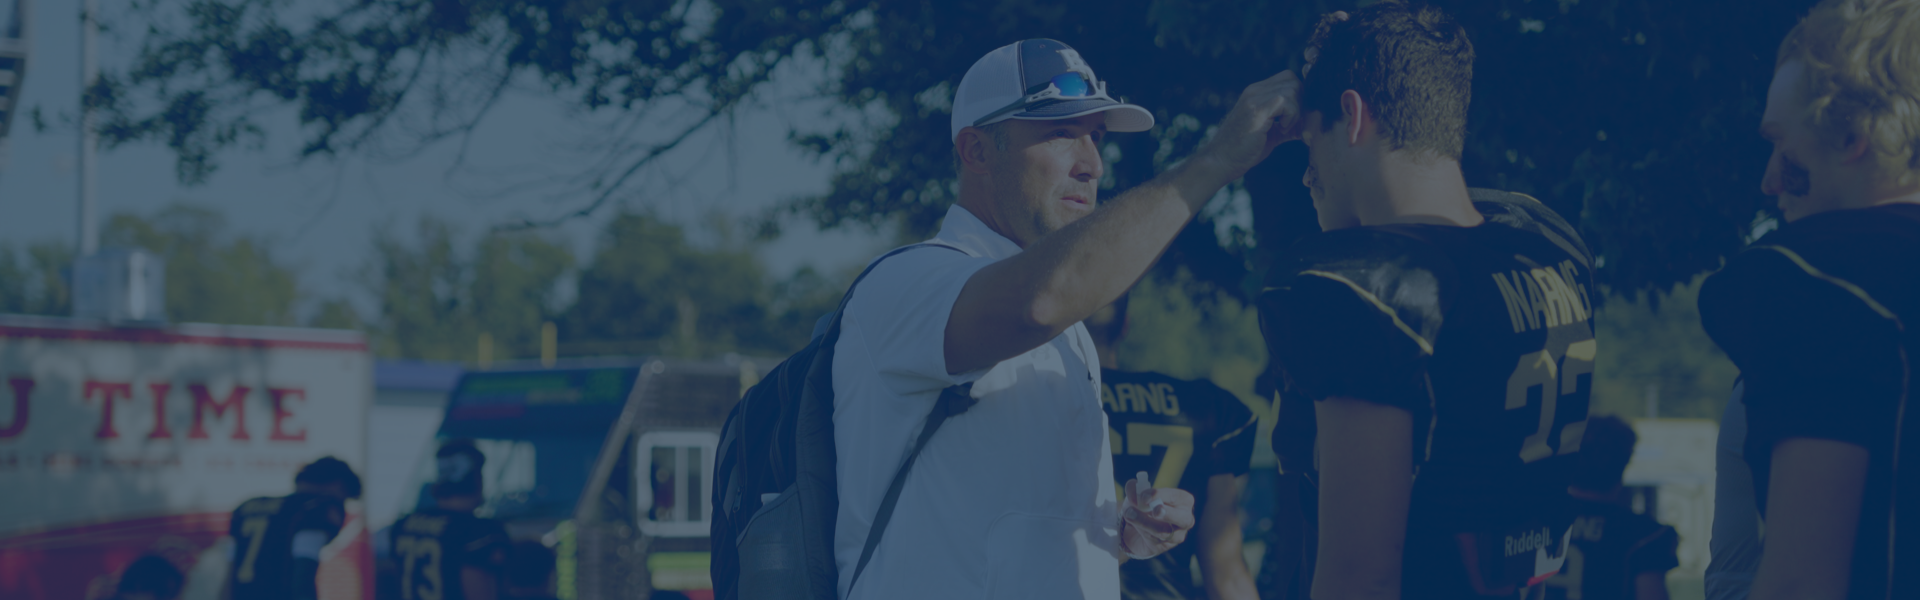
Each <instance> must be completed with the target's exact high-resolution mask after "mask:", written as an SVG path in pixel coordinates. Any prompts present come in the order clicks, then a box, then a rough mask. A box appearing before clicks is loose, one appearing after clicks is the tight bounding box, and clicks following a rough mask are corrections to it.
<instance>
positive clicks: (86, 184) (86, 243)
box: [77, 0, 100, 258]
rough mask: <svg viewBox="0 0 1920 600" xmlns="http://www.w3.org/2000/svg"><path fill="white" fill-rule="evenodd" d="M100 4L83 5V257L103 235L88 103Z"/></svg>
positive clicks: (87, 0) (94, 74) (96, 247)
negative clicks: (96, 213)
mask: <svg viewBox="0 0 1920 600" xmlns="http://www.w3.org/2000/svg"><path fill="white" fill-rule="evenodd" d="M99 12H100V2H99V0H84V1H83V2H82V3H81V5H80V168H79V169H78V171H79V172H80V215H79V218H80V223H79V227H80V230H79V232H78V237H79V240H77V241H78V242H79V256H80V257H81V258H85V257H88V256H92V255H93V253H94V252H95V251H96V250H99V249H100V232H99V230H98V229H96V228H95V227H94V218H93V151H94V145H95V143H94V137H93V106H92V105H91V104H89V103H88V102H87V90H88V89H89V88H92V87H93V83H94V80H95V79H97V78H98V73H97V72H98V70H99V69H98V67H97V66H96V65H95V59H96V57H95V56H94V39H93V38H94V35H95V34H96V33H98V32H99V30H100V25H99V20H98V19H97V18H96V17H95V15H96V14H98V13H99Z"/></svg>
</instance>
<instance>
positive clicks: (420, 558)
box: [389, 508, 512, 600]
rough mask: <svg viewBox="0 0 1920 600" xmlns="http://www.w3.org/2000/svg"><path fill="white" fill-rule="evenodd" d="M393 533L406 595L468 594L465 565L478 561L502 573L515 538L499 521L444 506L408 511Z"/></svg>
mask: <svg viewBox="0 0 1920 600" xmlns="http://www.w3.org/2000/svg"><path fill="white" fill-rule="evenodd" d="M389 535H391V536H393V540H392V544H393V545H392V548H393V561H394V563H395V565H396V566H397V567H398V568H399V583H400V598H401V600H464V599H465V598H466V597H467V596H466V593H465V590H464V588H463V587H462V584H461V582H460V571H461V570H462V569H465V568H467V567H472V568H476V569H480V570H481V571H484V572H487V573H491V574H493V575H494V576H496V577H497V576H499V574H500V573H501V571H502V570H503V569H504V568H505V567H506V564H507V548H508V546H509V545H510V544H511V543H512V540H511V539H510V538H508V537H507V528H506V526H505V525H502V524H501V523H500V522H499V521H496V520H493V519H483V518H480V517H476V516H473V513H470V512H457V511H451V510H443V509H439V508H428V509H424V510H421V511H419V512H416V513H413V514H410V515H407V516H406V517H404V518H402V519H400V521H398V522H396V523H394V525H393V529H392V530H391V533H389Z"/></svg>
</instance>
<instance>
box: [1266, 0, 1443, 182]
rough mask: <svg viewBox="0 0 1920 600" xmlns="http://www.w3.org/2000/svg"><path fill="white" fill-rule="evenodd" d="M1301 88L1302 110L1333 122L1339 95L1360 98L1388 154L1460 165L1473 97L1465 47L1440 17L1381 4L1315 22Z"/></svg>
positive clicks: (1429, 10) (1325, 123) (1326, 124)
mask: <svg viewBox="0 0 1920 600" xmlns="http://www.w3.org/2000/svg"><path fill="white" fill-rule="evenodd" d="M1309 47H1310V48H1312V50H1310V51H1309V54H1308V55H1309V56H1315V53H1317V56H1315V57H1314V59H1313V61H1312V62H1311V63H1310V64H1309V65H1308V66H1307V69H1306V70H1305V71H1306V78H1305V79H1304V80H1303V81H1302V83H1301V92H1300V96H1301V97H1300V103H1301V109H1302V110H1303V111H1305V112H1314V111H1318V112H1319V113H1320V114H1321V117H1320V123H1321V127H1322V128H1323V129H1324V128H1330V127H1332V124H1333V123H1334V122H1336V121H1339V120H1340V117H1341V113H1340V95H1341V94H1342V93H1345V92H1346V91H1347V90H1353V91H1354V92H1356V93H1359V94H1360V98H1361V99H1363V100H1365V101H1366V103H1367V106H1368V107H1369V108H1370V109H1372V111H1373V115H1374V118H1375V119H1377V120H1378V122H1379V124H1380V132H1381V134H1382V135H1383V136H1385V137H1386V140H1387V142H1388V143H1389V144H1391V145H1392V147H1393V149H1395V150H1399V149H1403V148H1411V149H1413V150H1415V151H1418V152H1422V153H1427V154H1431V155H1434V156H1439V157H1445V158H1448V159H1451V160H1460V154H1461V152H1462V151H1463V150H1464V149H1465V147H1466V140H1467V103H1468V101H1469V100H1470V99H1471V98H1472V96H1473V43H1472V42H1470V41H1468V40H1467V31H1466V29H1464V28H1462V27H1460V24H1459V23H1457V22H1455V21H1454V20H1453V17H1452V16H1449V15H1448V14H1447V13H1446V12H1445V11H1442V10H1440V9H1439V8H1437V7H1433V6H1428V5H1426V3H1424V2H1420V3H1418V5H1411V4H1408V3H1405V2H1400V1H1395V0H1389V1H1386V2H1380V3H1378V4H1374V5H1372V6H1368V7H1366V8H1362V9H1359V10H1355V11H1352V12H1351V13H1350V15H1349V17H1348V18H1347V19H1346V20H1344V21H1342V20H1339V19H1335V18H1334V17H1332V16H1327V17H1323V18H1321V19H1320V24H1319V25H1318V26H1316V27H1315V28H1314V31H1313V38H1312V41H1311V42H1310V43H1309Z"/></svg>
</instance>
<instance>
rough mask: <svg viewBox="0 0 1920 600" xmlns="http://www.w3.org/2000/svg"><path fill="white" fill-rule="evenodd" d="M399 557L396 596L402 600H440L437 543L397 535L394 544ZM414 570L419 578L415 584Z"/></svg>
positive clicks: (422, 538)
mask: <svg viewBox="0 0 1920 600" xmlns="http://www.w3.org/2000/svg"><path fill="white" fill-rule="evenodd" d="M394 552H396V553H399V555H400V561H401V565H400V594H401V596H402V597H403V598H405V599H406V600H441V596H442V595H443V592H442V590H443V589H444V588H442V586H441V584H442V582H441V581H440V540H438V539H435V538H430V537H415V536H411V535H403V536H400V539H399V540H396V541H395V543H394ZM415 567H419V568H418V569H417V572H418V573H420V575H421V576H420V578H419V579H418V580H417V581H416V580H415V579H414V576H413V574H414V573H415V572H416V569H415Z"/></svg>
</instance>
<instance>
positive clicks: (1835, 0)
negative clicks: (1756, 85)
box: [1774, 0, 1920, 183]
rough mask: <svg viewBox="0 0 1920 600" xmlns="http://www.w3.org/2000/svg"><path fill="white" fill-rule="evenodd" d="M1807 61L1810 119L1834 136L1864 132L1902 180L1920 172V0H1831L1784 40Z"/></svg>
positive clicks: (1785, 55)
mask: <svg viewBox="0 0 1920 600" xmlns="http://www.w3.org/2000/svg"><path fill="white" fill-rule="evenodd" d="M1796 60H1797V61H1801V62H1803V63H1805V64H1806V66H1807V86H1808V89H1807V98H1808V102H1807V118H1809V119H1811V120H1812V122H1813V125H1814V126H1815V127H1816V128H1818V129H1820V130H1821V131H1822V132H1823V133H1824V134H1825V135H1827V136H1828V137H1829V138H1830V139H1832V140H1835V141H1839V140H1845V139H1847V138H1848V137H1850V136H1856V135H1858V136H1865V137H1866V140H1867V146H1868V148H1869V149H1870V150H1871V151H1872V153H1873V156H1874V159H1875V160H1876V162H1877V163H1878V164H1879V166H1880V168H1881V169H1883V170H1885V171H1886V172H1887V174H1889V175H1893V176H1895V177H1896V178H1897V179H1898V180H1899V182H1900V183H1912V182H1913V181H1914V180H1915V176H1916V174H1915V173H1914V171H1915V170H1916V169H1920V0H1826V1H1825V2H1821V3H1820V4H1819V5H1817V6H1814V7H1813V10H1812V11H1810V12H1808V13H1807V16H1806V17H1805V18H1802V19H1801V20H1800V23H1799V24H1798V25H1795V26H1794V27H1793V31H1791V32H1788V33H1787V37H1786V39H1785V40H1783V41H1781V42H1780V52H1779V54H1778V56H1777V57H1776V59H1775V62H1774V68H1775V69H1778V68H1779V67H1780V66H1783V65H1785V64H1787V63H1789V62H1792V61H1796Z"/></svg>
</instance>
